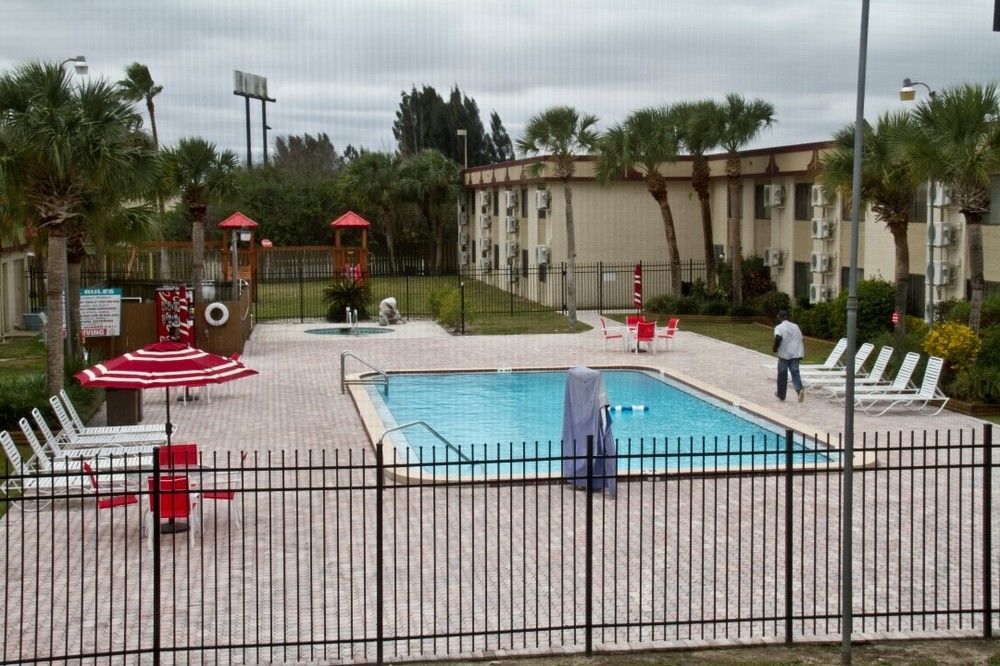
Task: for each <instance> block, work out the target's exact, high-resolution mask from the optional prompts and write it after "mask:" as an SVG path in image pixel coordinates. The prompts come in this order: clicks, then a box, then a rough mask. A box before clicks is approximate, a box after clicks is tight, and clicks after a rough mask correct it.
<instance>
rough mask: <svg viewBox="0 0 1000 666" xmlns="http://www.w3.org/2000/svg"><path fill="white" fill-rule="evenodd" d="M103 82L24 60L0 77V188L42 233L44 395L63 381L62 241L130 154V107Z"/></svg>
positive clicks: (123, 172) (118, 176)
mask: <svg viewBox="0 0 1000 666" xmlns="http://www.w3.org/2000/svg"><path fill="white" fill-rule="evenodd" d="M112 91H113V89H112V87H111V86H110V85H109V84H107V83H106V82H103V81H100V82H94V83H90V84H88V85H86V86H82V87H74V86H73V85H72V84H71V80H70V77H69V75H68V74H67V73H66V71H65V70H63V68H62V67H61V66H60V65H57V64H51V63H48V64H43V63H37V62H35V63H29V64H26V65H22V66H20V67H18V68H17V69H15V70H14V71H13V72H9V73H5V74H3V75H2V76H0V146H3V148H4V150H3V153H2V157H0V183H2V185H0V188H2V191H4V192H7V193H14V197H15V199H16V200H18V201H20V202H22V204H23V206H24V208H25V209H28V210H30V218H29V220H28V222H30V223H32V224H33V225H34V226H35V227H36V228H38V229H40V230H44V231H45V232H46V233H47V238H48V247H47V268H46V270H47V281H46V314H47V323H46V336H47V339H48V340H49V341H50V344H48V345H47V347H46V349H47V356H48V369H47V380H48V389H49V392H50V393H56V392H58V391H59V390H60V389H61V388H62V385H63V372H64V363H65V358H64V354H63V345H62V344H59V343H58V341H60V340H62V339H63V337H62V336H63V330H64V327H65V325H66V322H65V318H64V315H63V299H64V297H65V295H66V294H65V292H64V290H63V284H64V280H65V278H66V241H67V235H68V233H69V231H70V230H71V228H72V226H73V225H75V224H79V223H80V220H81V216H82V215H83V213H84V204H85V202H86V200H87V197H88V196H90V195H91V194H92V193H94V192H102V191H107V190H116V189H118V187H120V184H121V183H122V182H123V181H124V180H125V179H127V178H128V177H129V174H128V170H129V169H130V168H131V167H132V164H133V162H132V159H133V157H134V156H135V153H134V148H133V146H132V145H130V144H131V138H130V134H131V132H132V130H133V129H134V127H135V126H136V124H137V118H136V117H135V116H134V112H133V111H132V109H131V107H130V106H129V105H128V104H127V103H126V102H125V101H124V100H122V99H121V98H120V97H117V98H116V97H115V96H114V95H112Z"/></svg>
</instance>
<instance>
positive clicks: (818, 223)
mask: <svg viewBox="0 0 1000 666" xmlns="http://www.w3.org/2000/svg"><path fill="white" fill-rule="evenodd" d="M833 229H834V221H833V220H830V219H827V218H825V217H814V218H813V219H812V227H811V232H810V235H811V236H812V237H813V239H815V240H827V239H829V238H832V237H833Z"/></svg>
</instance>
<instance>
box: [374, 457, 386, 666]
mask: <svg viewBox="0 0 1000 666" xmlns="http://www.w3.org/2000/svg"><path fill="white" fill-rule="evenodd" d="M384 474H385V465H384V463H383V458H382V442H381V441H379V442H378V443H377V444H376V445H375V663H377V664H381V663H383V657H384V655H383V647H384V646H383V645H382V642H383V631H384V627H383V618H384V617H385V597H384V594H385V590H384V589H383V582H382V568H383V552H382V551H383V545H382V527H383V525H384V516H383V513H384V511H383V506H382V493H383V491H384V490H385V479H384Z"/></svg>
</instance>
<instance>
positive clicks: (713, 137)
mask: <svg viewBox="0 0 1000 666" xmlns="http://www.w3.org/2000/svg"><path fill="white" fill-rule="evenodd" d="M673 112H674V113H675V114H676V117H677V125H678V127H679V129H680V141H681V146H683V148H684V150H686V151H687V153H688V154H689V155H690V156H691V160H692V164H691V188H692V189H693V190H694V191H695V193H696V194H697V195H698V202H699V204H700V205H701V231H702V238H703V239H704V243H705V289H706V290H707V291H708V292H709V293H712V292H714V291H715V262H716V261H717V258H716V256H715V239H714V238H713V235H712V208H711V206H710V204H709V201H708V199H709V179H708V178H709V169H708V159H707V158H706V157H705V153H707V152H708V151H710V150H712V148H714V147H715V146H717V145H719V139H720V138H721V136H722V128H723V123H724V120H725V116H724V111H723V109H722V107H721V106H720V105H719V103H718V102H716V101H714V100H710V99H707V100H702V101H700V102H684V103H682V104H678V105H676V106H674V107H673Z"/></svg>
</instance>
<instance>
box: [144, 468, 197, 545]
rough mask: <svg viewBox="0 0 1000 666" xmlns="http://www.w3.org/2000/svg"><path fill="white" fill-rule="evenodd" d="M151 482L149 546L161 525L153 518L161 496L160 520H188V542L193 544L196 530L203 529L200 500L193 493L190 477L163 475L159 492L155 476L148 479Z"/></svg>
mask: <svg viewBox="0 0 1000 666" xmlns="http://www.w3.org/2000/svg"><path fill="white" fill-rule="evenodd" d="M147 483H148V484H149V513H148V521H149V522H148V529H147V535H148V536H149V547H150V548H152V547H153V530H154V529H158V528H159V525H156V524H155V521H154V520H153V511H154V509H155V508H156V497H157V495H158V496H159V498H160V520H161V521H163V520H186V521H188V526H189V529H188V542H189V543H190V544H191V545H192V546H193V545H194V539H195V532H197V531H198V530H199V529H201V521H200V519H199V515H198V500H197V499H195V497H196V496H195V495H192V494H191V490H190V486H189V485H188V478H187V477H186V476H161V477H160V488H159V492H157V491H156V485H155V484H154V479H153V477H149V478H148V479H147Z"/></svg>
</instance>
